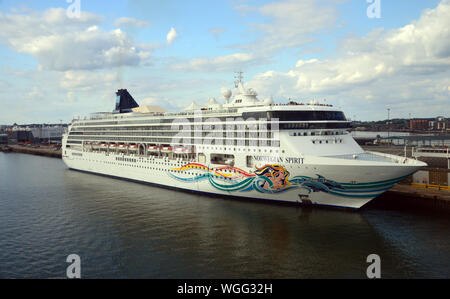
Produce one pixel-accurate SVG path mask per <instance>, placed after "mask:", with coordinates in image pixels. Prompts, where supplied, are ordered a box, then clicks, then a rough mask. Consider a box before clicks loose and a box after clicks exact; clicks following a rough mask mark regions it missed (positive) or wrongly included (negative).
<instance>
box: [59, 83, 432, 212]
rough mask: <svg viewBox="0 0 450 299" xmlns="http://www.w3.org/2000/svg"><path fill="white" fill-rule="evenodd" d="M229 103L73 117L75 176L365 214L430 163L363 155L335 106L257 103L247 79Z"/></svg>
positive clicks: (68, 158)
mask: <svg viewBox="0 0 450 299" xmlns="http://www.w3.org/2000/svg"><path fill="white" fill-rule="evenodd" d="M236 86H237V89H236V90H235V91H234V95H235V96H234V98H233V101H232V102H230V101H229V100H230V97H231V94H232V93H231V91H229V90H225V91H224V92H223V95H224V97H225V99H226V100H227V103H226V104H219V103H217V101H216V100H215V99H214V98H212V99H210V100H209V102H208V104H207V105H206V106H199V105H196V104H195V103H192V105H191V106H189V107H188V108H187V109H185V110H184V111H181V112H176V113H169V112H167V113H166V112H163V111H162V109H160V108H158V107H156V108H155V107H147V108H145V107H139V105H138V104H137V103H136V102H135V101H134V99H133V97H132V96H131V95H130V94H129V93H128V91H127V90H119V91H118V92H117V93H116V94H117V100H116V110H114V112H113V113H100V114H98V115H94V116H93V117H91V119H84V120H74V122H73V123H72V124H71V125H70V126H69V128H68V132H67V133H66V134H64V136H63V147H62V149H63V159H64V162H65V163H66V164H67V166H68V167H69V168H71V169H75V170H80V171H85V172H91V173H96V174H101V175H106V176H112V177H117V178H122V179H127V180H133V181H138V182H144V183H151V184H157V185H161V186H165V187H170V188H176V189H181V190H186V191H192V192H202V193H207V194H215V195H219V196H233V197H241V198H249V199H257V200H271V201H279V202H289V203H300V204H307V205H322V206H334V207H344V208H352V209H359V208H361V207H362V206H364V205H365V204H366V203H368V202H369V201H371V200H372V199H373V198H375V197H377V196H379V195H381V194H382V193H383V192H385V191H387V190H388V189H390V188H391V187H392V186H393V185H394V184H396V183H398V182H400V181H402V180H404V179H405V178H406V177H408V176H409V175H411V174H413V173H414V172H416V171H417V170H419V169H420V168H421V167H424V166H426V164H425V163H422V162H420V161H416V160H413V159H406V158H403V157H398V156H392V155H386V154H377V153H365V152H364V150H363V149H362V148H361V147H360V146H359V145H358V144H357V143H356V142H355V140H354V139H353V138H352V136H351V135H350V134H349V133H348V131H347V129H348V128H349V126H350V122H349V121H348V120H347V119H346V118H345V115H344V113H343V112H342V111H340V110H339V109H336V108H334V107H333V106H332V105H328V104H320V103H317V102H315V101H312V102H311V103H310V104H302V103H300V104H299V103H296V102H290V103H288V104H275V103H274V102H273V100H271V99H267V100H264V101H263V102H262V101H259V99H258V98H257V94H256V92H255V91H254V90H253V89H246V88H245V87H244V84H243V82H242V77H241V75H240V76H239V81H238V82H236Z"/></svg>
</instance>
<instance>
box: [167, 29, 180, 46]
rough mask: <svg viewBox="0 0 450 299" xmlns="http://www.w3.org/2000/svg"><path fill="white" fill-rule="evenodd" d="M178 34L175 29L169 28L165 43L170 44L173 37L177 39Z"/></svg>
mask: <svg viewBox="0 0 450 299" xmlns="http://www.w3.org/2000/svg"><path fill="white" fill-rule="evenodd" d="M177 37H178V34H177V31H176V30H175V28H173V27H172V28H170V31H169V33H167V43H168V44H169V45H170V44H171V43H173V41H174V40H175V39H177Z"/></svg>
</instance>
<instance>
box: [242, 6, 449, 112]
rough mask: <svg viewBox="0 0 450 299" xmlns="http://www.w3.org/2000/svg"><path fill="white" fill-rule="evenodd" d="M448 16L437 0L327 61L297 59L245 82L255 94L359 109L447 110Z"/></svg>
mask: <svg viewBox="0 0 450 299" xmlns="http://www.w3.org/2000/svg"><path fill="white" fill-rule="evenodd" d="M449 16H450V0H443V1H442V2H441V3H440V4H439V5H438V7H436V8H435V9H430V10H426V11H425V12H424V13H423V14H422V16H421V17H420V19H419V20H418V21H415V22H412V23H411V24H409V25H407V26H404V27H402V28H399V29H393V30H375V31H373V32H371V33H370V34H368V35H367V36H365V37H362V38H352V39H348V40H346V41H345V42H343V44H342V46H341V48H340V49H339V53H338V55H337V56H336V57H335V58H333V59H322V60H317V59H312V60H308V61H304V60H299V61H298V62H297V64H296V66H295V67H293V68H292V69H291V70H289V71H288V72H275V71H268V72H265V73H262V74H259V75H257V76H255V77H254V79H253V81H252V82H251V83H250V84H251V85H252V86H253V87H255V88H256V89H257V90H259V92H260V94H273V95H276V96H278V97H283V98H288V97H292V98H299V97H302V98H303V99H304V98H308V97H310V98H311V97H316V98H333V99H335V100H336V101H337V102H339V103H340V104H346V105H347V106H349V107H351V106H352V105H356V106H359V105H361V109H362V110H364V109H367V108H368V107H369V106H370V105H373V106H370V107H372V108H371V109H373V108H374V107H375V106H376V105H378V106H379V105H383V104H384V105H390V106H392V107H393V108H395V107H397V108H398V109H401V110H402V111H403V112H404V113H406V112H405V111H407V110H408V109H409V110H414V109H416V110H417V109H419V108H418V107H420V109H424V106H426V105H425V104H424V103H426V102H428V103H429V102H430V101H433V103H435V105H433V106H430V107H428V108H427V109H425V111H427V112H429V113H431V111H434V112H438V111H439V110H442V109H443V110H444V111H442V113H444V112H446V113H447V114H449V113H450V106H449V105H448V99H449V97H450V92H449V86H450V81H449V77H450V43H449V42H448V41H449V40H450V30H449V29H448V28H450V18H449ZM444 102H447V104H446V105H444ZM364 105H366V107H364ZM378 110H379V107H378ZM422 112H424V110H422ZM367 113H368V117H373V113H372V114H371V113H370V112H369V111H367ZM382 113H383V112H382ZM442 113H441V114H442ZM406 114H407V113H406ZM444 114H445V113H444ZM381 117H383V116H381Z"/></svg>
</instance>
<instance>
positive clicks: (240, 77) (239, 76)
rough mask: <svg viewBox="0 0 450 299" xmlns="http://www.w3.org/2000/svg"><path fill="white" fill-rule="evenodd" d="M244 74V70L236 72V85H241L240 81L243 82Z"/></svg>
mask: <svg viewBox="0 0 450 299" xmlns="http://www.w3.org/2000/svg"><path fill="white" fill-rule="evenodd" d="M242 74H244V72H242V71H239V72H236V76H234V78H235V79H237V81H235V82H234V86H235V87H236V88H238V87H239V83H241V84H242V79H244V77H243V76H242Z"/></svg>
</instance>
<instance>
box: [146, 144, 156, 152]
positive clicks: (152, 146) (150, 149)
mask: <svg viewBox="0 0 450 299" xmlns="http://www.w3.org/2000/svg"><path fill="white" fill-rule="evenodd" d="M147 150H148V151H149V152H158V151H159V146H156V145H149V146H148V147H147Z"/></svg>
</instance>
